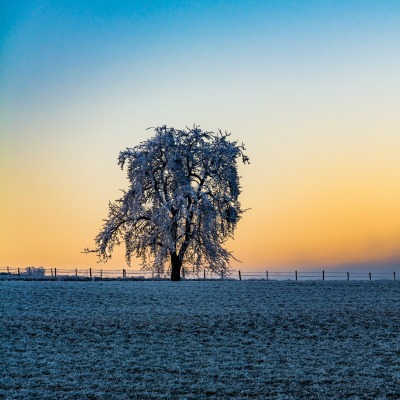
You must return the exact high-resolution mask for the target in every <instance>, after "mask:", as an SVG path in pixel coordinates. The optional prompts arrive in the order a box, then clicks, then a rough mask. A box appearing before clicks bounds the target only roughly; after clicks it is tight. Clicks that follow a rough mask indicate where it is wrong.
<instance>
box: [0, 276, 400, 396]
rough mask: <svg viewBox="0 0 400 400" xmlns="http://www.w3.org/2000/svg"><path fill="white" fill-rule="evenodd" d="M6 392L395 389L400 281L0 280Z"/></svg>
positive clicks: (2, 386)
mask: <svg viewBox="0 0 400 400" xmlns="http://www.w3.org/2000/svg"><path fill="white" fill-rule="evenodd" d="M0 304H1V307H0V310H1V348H0V353H1V357H0V360H1V364H2V365H1V367H0V374H1V381H0V398H4V399H153V398H154V399H235V398H236V399H247V398H255V399H264V398H274V399H275V398H276V399H314V398H315V399H400V282H398V281H396V282H390V281H372V282H351V281H350V282H346V281H344V282H343V281H342V282H329V281H325V282H321V281H320V282H293V281H291V282H288V281H269V282H266V281H241V282H239V281H215V282H212V281H211V282H210V281H203V282H202V281H186V282H177V283H171V282H167V281H162V282H151V281H146V282H21V281H2V282H0Z"/></svg>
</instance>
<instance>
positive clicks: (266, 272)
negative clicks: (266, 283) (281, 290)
mask: <svg viewBox="0 0 400 400" xmlns="http://www.w3.org/2000/svg"><path fill="white" fill-rule="evenodd" d="M265 274H266V275H267V280H268V270H266V271H265Z"/></svg>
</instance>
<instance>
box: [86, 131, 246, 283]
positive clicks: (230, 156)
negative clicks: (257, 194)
mask: <svg viewBox="0 0 400 400" xmlns="http://www.w3.org/2000/svg"><path fill="white" fill-rule="evenodd" d="M154 131H155V135H154V137H152V138H151V139H149V140H147V141H145V142H142V143H141V144H139V145H138V146H136V147H133V148H127V149H125V150H123V151H121V152H120V154H119V162H118V164H119V165H120V166H121V169H123V168H124V166H127V178H128V180H129V189H128V190H127V191H123V196H122V197H121V198H120V199H118V200H116V201H115V202H113V203H110V204H109V214H108V218H107V219H106V220H105V222H104V225H103V227H102V229H101V231H100V233H99V234H98V235H97V237H96V239H95V243H96V249H95V250H93V251H94V252H96V253H97V254H98V256H99V258H100V260H101V261H107V260H108V259H109V258H110V257H111V254H112V251H113V249H114V246H115V245H119V244H120V243H121V242H122V241H123V242H125V247H126V253H125V257H126V261H127V263H128V265H130V261H131V257H132V256H133V255H134V256H136V257H139V258H141V260H142V269H144V270H151V271H154V272H157V273H163V272H164V268H165V265H166V264H167V263H168V262H169V265H170V272H171V280H172V281H179V280H180V275H181V268H182V265H183V263H184V265H185V270H186V271H192V272H194V273H198V272H199V271H200V269H202V268H208V269H209V270H211V271H212V272H214V273H217V274H220V275H222V274H227V273H228V271H229V261H230V259H231V258H234V257H233V255H232V254H231V252H229V251H227V250H226V249H225V248H224V247H223V244H224V243H225V242H226V240H227V239H228V238H229V237H233V233H234V230H235V228H236V225H237V223H238V221H239V219H240V217H241V215H242V213H243V212H244V211H245V210H243V209H242V208H241V205H240V203H239V201H238V196H239V194H240V189H241V188H240V185H239V176H238V171H237V161H236V160H237V159H238V158H241V160H242V161H243V163H248V162H249V159H248V157H247V156H246V155H245V154H244V150H245V148H244V145H243V144H241V145H239V144H238V143H237V142H234V141H230V140H229V136H230V134H229V133H226V132H224V133H223V132H222V131H218V132H217V133H213V132H205V131H202V130H201V129H200V128H199V127H197V126H194V127H193V128H192V129H189V128H187V129H184V130H178V129H175V128H169V127H167V126H161V127H157V128H154Z"/></svg>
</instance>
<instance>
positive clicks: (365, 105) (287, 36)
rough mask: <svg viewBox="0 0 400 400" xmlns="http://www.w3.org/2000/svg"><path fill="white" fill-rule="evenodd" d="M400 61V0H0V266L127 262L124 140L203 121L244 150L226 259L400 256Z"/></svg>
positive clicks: (359, 260) (305, 263)
mask: <svg viewBox="0 0 400 400" xmlns="http://www.w3.org/2000/svg"><path fill="white" fill-rule="evenodd" d="M399 71H400V2H399V1H397V0H393V1H390V0H381V1H368V0H364V1H353V0H348V1H339V0H338V1H329V0H327V1H312V0H310V1H291V0H285V1H283V0H282V1H272V0H271V1H255V0H254V1H253V0H246V1H234V0H231V1H172V0H170V1H157V0H154V1H151V2H149V1H117V0H113V1H108V0H107V1H100V0H99V1H90V0H88V1H84V2H82V1H75V0H69V1H59V0H53V1H49V0H42V1H40V0H37V1H36V0H31V1H24V0H20V1H18V2H17V1H13V0H1V1H0V182H1V186H0V191H1V193H0V194H1V196H0V266H1V267H5V266H13V267H26V266H29V265H34V266H44V267H46V268H50V267H59V268H75V267H78V268H84V267H93V268H109V269H114V268H115V269H117V268H122V267H124V266H125V265H126V264H125V261H124V257H123V248H122V249H119V250H118V251H116V252H115V254H114V257H113V258H112V259H111V260H110V261H109V262H108V264H107V265H102V266H99V264H98V263H97V259H96V256H95V255H93V254H92V255H85V254H82V250H83V249H84V248H86V247H89V248H93V246H94V241H93V239H94V237H95V236H96V234H97V233H98V232H99V230H100V228H101V226H102V220H103V219H104V218H106V217H107V210H108V202H109V201H110V200H115V199H116V198H118V197H120V194H121V192H120V189H124V188H126V187H127V183H128V182H127V180H126V175H125V171H121V169H120V168H119V167H118V165H117V157H118V153H119V151H121V150H123V149H124V148H126V147H133V146H135V145H136V144H139V143H140V142H141V141H143V140H145V139H147V138H149V137H151V135H152V133H151V131H149V130H147V128H148V127H154V126H160V125H164V124H166V125H168V126H173V127H175V128H184V127H185V126H192V125H193V124H197V125H200V127H201V128H202V129H204V130H211V131H215V130H217V129H222V130H227V131H229V132H231V133H232V138H233V139H234V140H238V141H239V142H244V143H245V145H246V149H247V154H248V155H249V157H250V161H251V164H250V165H245V166H240V175H241V177H242V178H241V185H242V194H241V198H240V199H241V203H242V205H243V207H244V208H246V209H249V210H248V211H247V212H246V213H245V214H244V216H243V218H242V220H241V221H240V222H239V225H238V229H237V232H236V235H235V239H234V240H231V241H229V242H228V243H227V247H228V248H229V249H230V250H233V252H234V253H233V254H234V255H235V257H236V258H238V259H239V260H241V261H242V263H236V262H234V263H233V267H235V268H241V269H242V270H247V271H261V270H265V269H269V270H274V269H275V270H293V269H298V270H301V269H321V268H325V269H339V268H349V266H351V267H354V268H356V267H357V268H366V267H367V266H368V268H373V269H375V270H377V269H382V270H383V269H388V270H392V269H393V268H399V266H400V157H399V156H398V154H399V150H400V112H399V106H400V74H399ZM132 265H133V266H132V268H133V269H138V268H139V264H138V262H137V261H135V260H134V261H133V263H132Z"/></svg>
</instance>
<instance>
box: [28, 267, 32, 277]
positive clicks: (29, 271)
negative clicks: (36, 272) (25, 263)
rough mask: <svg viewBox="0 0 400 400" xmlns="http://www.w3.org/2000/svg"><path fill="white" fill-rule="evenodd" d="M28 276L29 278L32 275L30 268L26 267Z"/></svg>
mask: <svg viewBox="0 0 400 400" xmlns="http://www.w3.org/2000/svg"><path fill="white" fill-rule="evenodd" d="M28 275H29V276H31V275H32V271H31V267H28Z"/></svg>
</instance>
